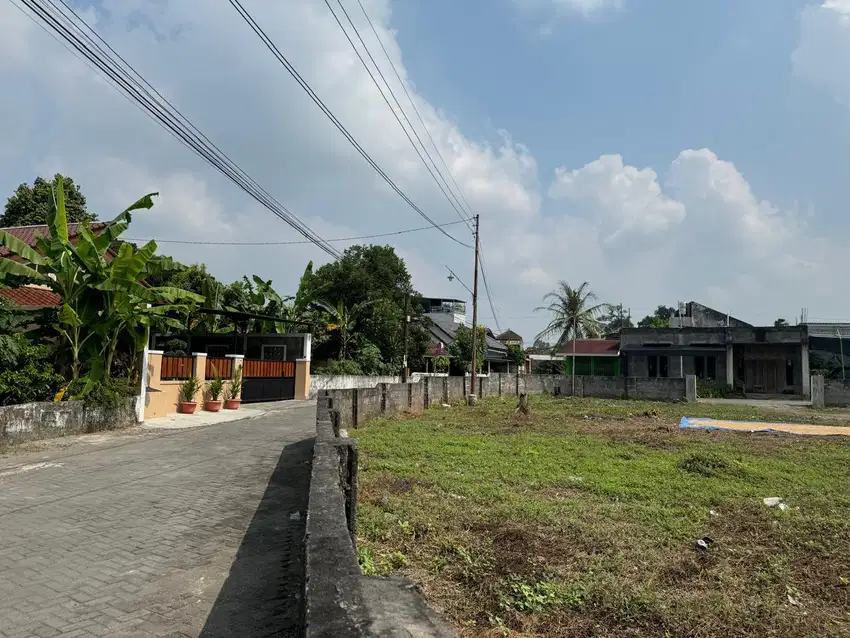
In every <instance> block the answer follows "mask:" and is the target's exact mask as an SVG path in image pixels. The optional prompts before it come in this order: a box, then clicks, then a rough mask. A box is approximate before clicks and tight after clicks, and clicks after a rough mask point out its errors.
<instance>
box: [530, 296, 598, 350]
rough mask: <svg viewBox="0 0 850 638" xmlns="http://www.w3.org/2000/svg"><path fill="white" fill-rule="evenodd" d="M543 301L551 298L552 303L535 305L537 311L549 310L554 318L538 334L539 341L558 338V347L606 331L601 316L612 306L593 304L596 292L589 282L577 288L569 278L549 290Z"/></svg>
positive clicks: (536, 338)
mask: <svg viewBox="0 0 850 638" xmlns="http://www.w3.org/2000/svg"><path fill="white" fill-rule="evenodd" d="M543 301H544V302H547V301H548V302H549V305H548V306H540V307H538V308H535V309H534V310H535V312H538V311H545V312H548V313H550V314H551V317H552V318H551V320H550V321H549V325H547V326H546V328H544V329H543V330H542V331H541V332H540V334H538V335H537V336H536V337H535V341H536V340H538V339H546V338H548V337H555V338H556V341H555V344H554V346H553V349H555V348H558V347H559V346H562V345H564V344H565V343H566V342H567V341H569V340H570V339H587V338H592V337H598V336H600V335H601V334H602V323H601V322H600V316H601V315H602V314H603V313H604V312H606V311H607V309H608V305H607V304H604V303H598V304H594V303H593V302H594V301H596V295H595V294H594V293H593V291H591V290H590V284H589V283H588V282H586V281H585V282H583V283H582V284H581V285H580V286H579V287H578V288H573V287H572V286H570V285H569V284H568V283H567V282H566V281H560V282H558V288H557V289H556V290H554V291H552V292H550V293H547V294H546V295H545V296H544V297H543Z"/></svg>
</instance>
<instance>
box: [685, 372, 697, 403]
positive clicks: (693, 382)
mask: <svg viewBox="0 0 850 638" xmlns="http://www.w3.org/2000/svg"><path fill="white" fill-rule="evenodd" d="M696 400H697V375H695V374H686V375H685V401H696Z"/></svg>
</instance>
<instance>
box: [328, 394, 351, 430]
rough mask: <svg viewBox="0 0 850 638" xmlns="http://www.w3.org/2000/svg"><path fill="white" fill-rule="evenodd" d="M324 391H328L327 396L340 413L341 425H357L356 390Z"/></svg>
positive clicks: (344, 426)
mask: <svg viewBox="0 0 850 638" xmlns="http://www.w3.org/2000/svg"><path fill="white" fill-rule="evenodd" d="M324 392H325V393H326V394H325V396H327V397H328V398H329V399H330V400H331V405H332V406H333V409H334V410H336V411H338V412H339V414H340V420H339V427H341V428H353V427H357V422H356V421H355V418H356V417H355V414H354V407H355V401H356V395H355V394H354V390H325V391H324Z"/></svg>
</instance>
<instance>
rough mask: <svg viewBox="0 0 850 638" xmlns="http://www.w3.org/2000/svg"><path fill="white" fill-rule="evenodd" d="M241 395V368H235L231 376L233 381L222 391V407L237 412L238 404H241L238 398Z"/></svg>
mask: <svg viewBox="0 0 850 638" xmlns="http://www.w3.org/2000/svg"><path fill="white" fill-rule="evenodd" d="M241 393H242V366H239V367H238V368H236V372H235V373H234V374H233V381H232V382H231V384H230V385H229V386H228V387H227V389H226V390H225V391H224V407H225V408H226V409H227V410H238V409H239V404H240V403H242V399H241V398H240V396H241Z"/></svg>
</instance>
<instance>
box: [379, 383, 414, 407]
mask: <svg viewBox="0 0 850 638" xmlns="http://www.w3.org/2000/svg"><path fill="white" fill-rule="evenodd" d="M408 385H409V384H407V383H387V384H384V411H385V412H386V413H388V414H398V413H401V412H406V411H407V410H408V409H409V408H410V394H409V388H408Z"/></svg>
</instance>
